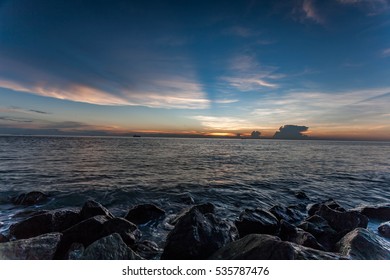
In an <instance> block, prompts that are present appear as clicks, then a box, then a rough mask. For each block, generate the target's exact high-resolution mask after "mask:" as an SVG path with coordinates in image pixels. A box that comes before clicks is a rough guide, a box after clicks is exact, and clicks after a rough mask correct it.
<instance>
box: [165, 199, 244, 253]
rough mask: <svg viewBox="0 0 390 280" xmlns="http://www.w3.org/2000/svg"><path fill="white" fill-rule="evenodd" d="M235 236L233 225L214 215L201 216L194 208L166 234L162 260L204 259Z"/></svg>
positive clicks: (196, 208) (235, 231)
mask: <svg viewBox="0 0 390 280" xmlns="http://www.w3.org/2000/svg"><path fill="white" fill-rule="evenodd" d="M203 210H204V209H203ZM237 235H238V234H237V229H236V228H235V227H234V226H233V225H231V224H230V223H228V222H226V221H223V220H220V219H218V218H217V217H215V216H214V214H211V213H206V214H203V213H202V212H201V211H200V210H199V207H196V206H195V207H193V208H191V209H190V210H189V211H188V212H187V213H186V214H184V215H183V216H181V217H180V219H178V221H177V223H176V225H175V227H174V229H173V230H172V231H171V232H170V233H169V234H168V236H167V240H166V244H165V248H164V252H163V254H162V256H161V259H175V260H178V259H179V260H186V259H207V258H208V257H209V256H210V255H211V254H212V253H214V252H215V251H216V250H218V249H219V248H221V247H222V246H224V245H225V244H227V243H229V242H231V241H233V240H235V239H236V237H237Z"/></svg>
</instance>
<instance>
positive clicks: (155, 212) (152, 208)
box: [125, 204, 165, 225]
mask: <svg viewBox="0 0 390 280" xmlns="http://www.w3.org/2000/svg"><path fill="white" fill-rule="evenodd" d="M164 215H165V211H164V210H162V209H161V208H159V207H157V206H156V205H154V204H141V205H137V206H135V207H133V208H131V209H130V210H129V212H128V213H127V215H126V217H125V219H126V220H128V221H130V222H132V223H134V224H137V225H139V224H145V223H147V222H150V221H152V220H155V219H158V218H160V217H161V216H164Z"/></svg>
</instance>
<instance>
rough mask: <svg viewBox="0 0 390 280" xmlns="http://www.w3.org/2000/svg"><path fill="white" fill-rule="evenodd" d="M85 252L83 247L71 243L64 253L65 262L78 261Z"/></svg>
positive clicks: (79, 244)
mask: <svg viewBox="0 0 390 280" xmlns="http://www.w3.org/2000/svg"><path fill="white" fill-rule="evenodd" d="M84 251H85V248H84V245H83V244H81V243H72V245H70V247H69V250H68V252H67V253H66V257H65V259H66V260H79V259H80V258H81V256H82V255H83V253H84Z"/></svg>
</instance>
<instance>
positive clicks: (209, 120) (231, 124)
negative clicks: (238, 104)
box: [191, 116, 256, 131]
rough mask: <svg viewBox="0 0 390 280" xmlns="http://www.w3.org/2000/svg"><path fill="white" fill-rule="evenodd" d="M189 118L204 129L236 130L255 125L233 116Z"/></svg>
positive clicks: (251, 127)
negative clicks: (197, 122)
mask: <svg viewBox="0 0 390 280" xmlns="http://www.w3.org/2000/svg"><path fill="white" fill-rule="evenodd" d="M191 119H194V120H197V121H199V122H200V123H201V125H202V126H203V128H204V129H206V130H217V131H237V130H246V129H249V130H250V129H253V128H255V127H256V125H255V124H253V123H252V122H250V121H248V120H246V119H240V118H235V117H225V116H222V117H216V116H193V117H191Z"/></svg>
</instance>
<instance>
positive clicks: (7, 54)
mask: <svg viewBox="0 0 390 280" xmlns="http://www.w3.org/2000/svg"><path fill="white" fill-rule="evenodd" d="M389 77H390V0H328V1H320V0H284V1H276V0H264V1H261V0H258V1H253V0H250V1H249V0H248V1H211V0H208V1H202V0H197V1H191V0H189V1H148V0H144V1H113V0H110V1H104V0H94V1H70V0H67V1H45V0H5V1H4V0H0V134H75V133H76V134H77V133H79V134H85V135H99V134H102V135H105V134H110V135H111V134H112V135H121V134H132V133H140V134H156V135H157V134H163V135H164V134H171V135H211V136H233V135H237V134H240V135H242V136H246V135H251V132H252V131H260V132H261V137H273V136H274V135H275V134H276V135H279V136H281V135H283V133H282V132H283V131H290V130H294V129H295V128H296V129H297V131H295V132H294V131H293V133H295V135H303V136H305V137H306V138H307V137H309V138H321V139H322V138H327V139H356V140H390V78H389ZM275 132H278V133H275Z"/></svg>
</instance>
